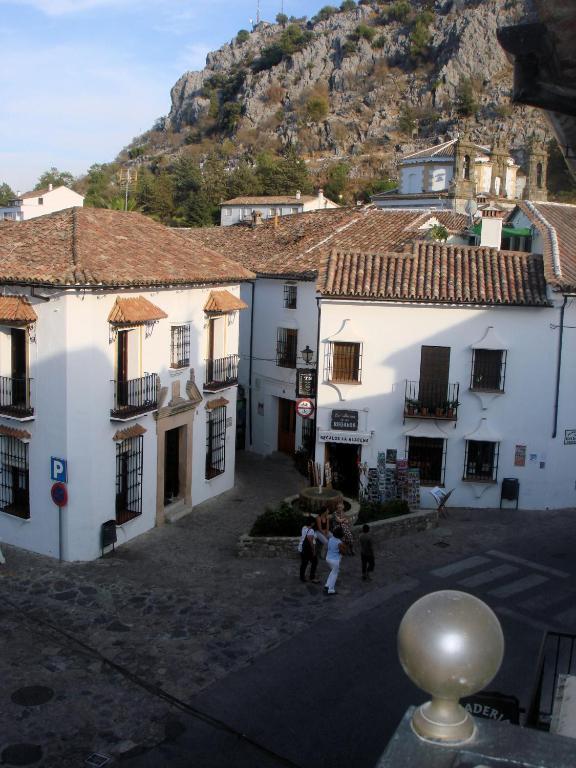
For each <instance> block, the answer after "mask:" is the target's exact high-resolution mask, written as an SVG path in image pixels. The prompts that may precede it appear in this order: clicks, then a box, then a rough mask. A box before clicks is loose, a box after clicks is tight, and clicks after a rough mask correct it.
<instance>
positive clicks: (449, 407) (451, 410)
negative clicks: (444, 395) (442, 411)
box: [446, 400, 460, 419]
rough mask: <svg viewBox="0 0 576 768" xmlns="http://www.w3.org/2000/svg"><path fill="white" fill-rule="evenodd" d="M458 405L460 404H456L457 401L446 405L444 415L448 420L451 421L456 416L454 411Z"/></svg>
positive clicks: (451, 401)
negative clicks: (445, 414)
mask: <svg viewBox="0 0 576 768" xmlns="http://www.w3.org/2000/svg"><path fill="white" fill-rule="evenodd" d="M459 405H460V403H459V402H458V400H450V401H449V402H448V403H447V404H446V413H447V415H448V417H449V418H450V419H453V418H454V416H455V415H456V409H457V408H458V406H459Z"/></svg>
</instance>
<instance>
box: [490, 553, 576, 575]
mask: <svg viewBox="0 0 576 768" xmlns="http://www.w3.org/2000/svg"><path fill="white" fill-rule="evenodd" d="M487 554H488V555H492V557H499V558H500V559H501V560H509V561H510V562H511V563H517V564H518V565H525V566H526V567H527V568H532V570H534V571H542V573H548V574H550V576H558V577H559V578H560V579H568V578H569V577H570V574H569V573H566V572H565V571H558V570H557V569H556V568H549V567H548V566H547V565H540V563H535V562H534V561H533V560H524V558H523V557H516V555H508V554H507V553H506V552H499V551H498V550H497V549H491V550H490V551H489V552H487Z"/></svg>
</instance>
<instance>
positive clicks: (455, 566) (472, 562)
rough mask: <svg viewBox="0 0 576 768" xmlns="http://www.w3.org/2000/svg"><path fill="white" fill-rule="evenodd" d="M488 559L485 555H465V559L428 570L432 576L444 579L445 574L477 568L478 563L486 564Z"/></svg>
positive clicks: (449, 574)
mask: <svg viewBox="0 0 576 768" xmlns="http://www.w3.org/2000/svg"><path fill="white" fill-rule="evenodd" d="M489 562H490V560H489V559H488V558H487V557H482V556H480V555H476V556H474V557H467V558H466V559H465V560H459V561H458V562H457V563H452V565H445V566H444V567H443V568H436V569H435V570H434V571H430V573H431V574H432V575H433V576H440V578H442V579H444V578H445V577H446V576H453V575H454V574H455V573H461V572H462V571H468V570H469V569H470V568H477V567H478V566H479V565H486V563H489Z"/></svg>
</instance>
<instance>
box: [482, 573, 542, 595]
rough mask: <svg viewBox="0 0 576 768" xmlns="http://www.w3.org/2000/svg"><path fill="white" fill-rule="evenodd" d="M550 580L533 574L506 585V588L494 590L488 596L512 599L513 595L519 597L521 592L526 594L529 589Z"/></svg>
mask: <svg viewBox="0 0 576 768" xmlns="http://www.w3.org/2000/svg"><path fill="white" fill-rule="evenodd" d="M548 580H549V579H548V576H538V574H536V573H533V574H531V575H530V576H524V578H523V579H518V580H517V581H513V582H511V583H510V584H506V585H505V586H504V587H498V588H497V589H492V590H491V591H490V592H489V593H488V594H490V595H493V596H494V597H510V596H511V595H517V594H518V593H519V592H525V591H526V590H527V589H532V588H533V587H538V586H539V585H540V584H544V582H546V581H548Z"/></svg>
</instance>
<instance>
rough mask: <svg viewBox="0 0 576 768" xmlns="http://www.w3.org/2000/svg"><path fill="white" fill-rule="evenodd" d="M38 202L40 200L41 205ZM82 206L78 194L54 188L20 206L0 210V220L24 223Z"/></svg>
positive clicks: (70, 190)
mask: <svg viewBox="0 0 576 768" xmlns="http://www.w3.org/2000/svg"><path fill="white" fill-rule="evenodd" d="M40 200H42V203H41V204H40ZM83 205H84V197H83V196H82V195H79V194H78V192H74V191H73V190H72V189H68V187H56V188H55V189H53V190H51V191H50V192H45V193H44V194H43V195H41V196H39V197H26V198H24V199H23V200H22V205H19V206H13V207H8V206H6V207H4V208H0V220H2V219H4V218H9V219H12V218H16V219H17V220H19V221H26V220H27V219H35V218H36V217H38V216H46V214H48V213H54V212H55V211H62V210H64V209H65V208H73V207H74V206H79V207H82V206H83Z"/></svg>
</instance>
